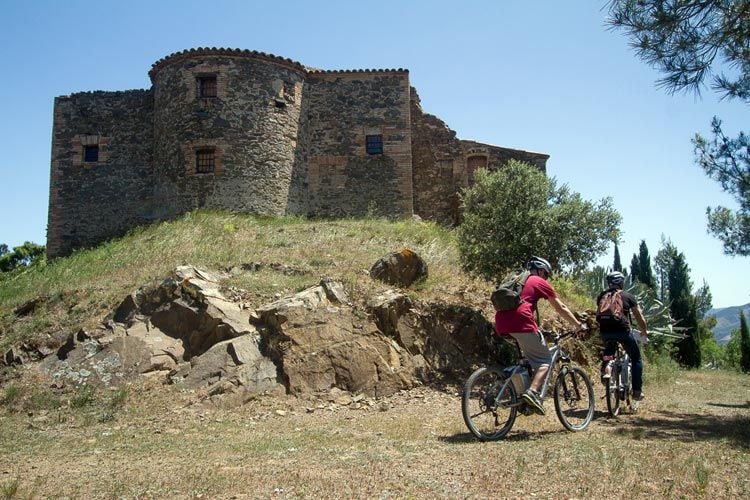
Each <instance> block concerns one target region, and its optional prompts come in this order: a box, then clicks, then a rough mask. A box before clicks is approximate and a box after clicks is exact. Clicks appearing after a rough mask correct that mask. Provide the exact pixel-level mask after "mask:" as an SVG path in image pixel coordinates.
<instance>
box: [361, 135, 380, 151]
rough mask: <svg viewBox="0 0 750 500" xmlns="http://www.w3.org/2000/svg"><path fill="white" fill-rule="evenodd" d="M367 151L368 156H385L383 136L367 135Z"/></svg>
mask: <svg viewBox="0 0 750 500" xmlns="http://www.w3.org/2000/svg"><path fill="white" fill-rule="evenodd" d="M365 143H366V150H367V154H368V155H382V154H383V136H382V135H366V136H365Z"/></svg>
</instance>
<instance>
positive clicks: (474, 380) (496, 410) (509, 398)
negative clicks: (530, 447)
mask: <svg viewBox="0 0 750 500" xmlns="http://www.w3.org/2000/svg"><path fill="white" fill-rule="evenodd" d="M505 381H506V379H505V377H503V374H502V372H501V371H500V370H499V369H497V368H487V367H483V368H479V369H478V370H476V371H475V372H474V373H472V374H471V376H470V377H469V379H468V380H467V381H466V383H465V384H464V390H463V395H462V397H461V412H462V413H463V416H464V422H465V423H466V427H468V428H469V430H470V431H471V433H472V434H474V436H476V437H477V438H478V439H480V440H482V441H495V440H497V439H500V438H502V437H503V436H505V435H506V434H508V432H510V429H511V427H513V422H515V421H516V413H517V401H518V399H517V397H516V390H515V388H514V387H513V384H512V383H511V384H507V385H506V386H505V390H503V392H502V394H500V391H501V390H502V389H503V384H505Z"/></svg>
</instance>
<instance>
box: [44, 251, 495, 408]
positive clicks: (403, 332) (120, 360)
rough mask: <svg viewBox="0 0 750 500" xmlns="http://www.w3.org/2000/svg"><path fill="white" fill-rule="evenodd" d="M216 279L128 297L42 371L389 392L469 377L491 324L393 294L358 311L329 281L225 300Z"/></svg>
mask: <svg viewBox="0 0 750 500" xmlns="http://www.w3.org/2000/svg"><path fill="white" fill-rule="evenodd" d="M424 268H425V272H426V266H425V267H424ZM219 283H220V278H219V277H218V276H214V275H212V274H210V273H208V272H205V271H202V270H199V269H195V268H193V267H191V266H184V267H180V268H178V269H176V270H175V271H174V272H173V273H172V275H171V276H169V277H168V278H167V279H165V280H164V281H163V282H162V283H161V284H160V285H158V286H155V287H149V288H144V289H141V290H139V291H137V292H135V293H133V294H131V295H129V296H127V297H126V298H125V299H124V300H123V301H122V303H121V304H120V305H119V306H118V307H117V308H116V310H115V311H114V312H113V313H112V314H111V317H110V318H108V319H107V320H106V321H105V323H104V325H103V327H102V328H100V329H98V330H96V331H94V332H83V331H81V332H77V333H76V334H73V335H70V336H69V338H68V341H67V342H66V343H65V345H63V346H62V347H61V348H60V349H58V351H57V352H56V353H55V354H54V355H50V356H48V357H47V358H46V359H45V360H44V361H43V362H42V366H43V368H44V369H45V370H46V371H47V372H48V373H50V374H51V375H52V376H53V377H54V378H56V379H58V380H59V381H60V383H63V384H82V383H102V384H117V383H121V382H123V381H127V380H132V379H133V378H134V377H138V376H143V375H150V376H157V377H160V378H162V379H163V380H164V381H165V383H173V384H179V386H180V387H183V388H185V389H188V390H201V391H206V393H207V394H208V395H215V394H222V393H230V392H239V391H242V392H243V393H249V394H260V393H265V392H268V391H284V392H287V393H290V394H296V395H300V394H306V393H320V392H330V391H332V390H334V391H344V392H345V393H347V394H362V395H367V396H384V395H390V394H393V393H395V392H398V391H400V390H403V389H409V388H411V387H414V386H415V385H418V384H422V383H425V382H429V381H431V380H434V379H435V378H439V377H443V376H459V377H461V376H465V375H466V374H467V372H468V370H469V369H470V368H471V366H472V364H473V363H475V362H476V360H477V359H478V357H481V356H485V355H486V354H487V348H488V346H489V342H488V339H489V334H490V332H491V328H492V327H491V324H490V323H489V322H487V320H486V319H485V318H484V317H483V315H482V313H481V312H479V311H475V310H472V309H469V308H466V307H459V306H454V305H448V304H425V303H419V302H416V301H414V300H412V299H410V298H409V297H408V296H406V295H404V294H402V293H400V292H398V291H395V290H387V291H386V292H385V293H383V294H381V295H379V296H377V297H374V298H372V299H371V300H370V301H369V303H368V305H367V306H366V307H364V308H363V307H361V306H360V307H358V306H355V305H354V301H352V300H351V299H350V297H349V296H348V294H347V292H346V290H345V289H344V286H343V285H342V284H341V283H340V282H337V281H333V280H329V279H324V280H323V281H321V282H320V283H319V284H318V285H315V286H312V287H310V288H307V289H305V290H303V291H301V292H299V293H296V294H293V295H290V296H287V297H283V298H280V299H279V300H277V301H275V302H273V303H270V304H267V305H265V306H263V307H260V308H258V309H256V310H253V311H251V310H248V309H246V308H244V306H243V305H242V304H238V303H236V302H233V301H231V300H228V299H227V298H226V297H225V296H224V295H223V294H222V292H221V287H220V284H219Z"/></svg>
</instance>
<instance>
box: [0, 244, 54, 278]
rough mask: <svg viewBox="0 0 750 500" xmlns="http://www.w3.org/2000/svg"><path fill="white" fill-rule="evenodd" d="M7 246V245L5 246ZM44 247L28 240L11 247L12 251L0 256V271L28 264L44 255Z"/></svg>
mask: <svg viewBox="0 0 750 500" xmlns="http://www.w3.org/2000/svg"><path fill="white" fill-rule="evenodd" d="M6 248H7V247H6ZM44 252H45V247H44V246H43V245H37V244H36V243H31V242H30V241H27V242H25V243H24V244H23V245H21V246H17V247H13V251H12V252H7V253H5V254H3V255H2V256H0V272H8V271H12V270H13V269H16V268H18V267H25V266H29V265H31V264H32V263H34V262H36V261H37V260H39V259H41V258H42V257H43V256H44Z"/></svg>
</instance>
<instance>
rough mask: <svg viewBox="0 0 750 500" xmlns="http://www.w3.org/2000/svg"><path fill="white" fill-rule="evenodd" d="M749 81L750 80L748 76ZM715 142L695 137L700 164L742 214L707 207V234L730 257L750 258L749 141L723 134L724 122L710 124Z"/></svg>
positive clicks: (715, 120)
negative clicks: (730, 197) (722, 124)
mask: <svg viewBox="0 0 750 500" xmlns="http://www.w3.org/2000/svg"><path fill="white" fill-rule="evenodd" d="M749 78H750V76H749ZM711 129H712V133H713V138H712V139H710V140H706V139H704V138H703V137H701V136H700V135H698V134H696V136H695V138H694V139H693V145H694V146H695V156H696V161H697V162H698V164H699V165H700V166H701V168H703V171H704V172H705V173H706V175H708V176H709V177H710V178H711V179H713V180H715V181H716V182H718V183H719V184H720V185H721V189H722V190H723V191H724V192H726V193H729V194H730V195H732V197H733V198H734V199H735V201H737V203H738V204H739V207H740V208H739V210H737V211H732V210H731V209H729V208H726V207H721V206H719V207H715V208H711V207H708V208H707V209H706V217H707V219H708V232H709V233H711V234H713V235H714V236H715V237H716V238H718V239H719V240H721V241H722V242H723V243H724V253H725V254H728V255H742V256H747V255H750V140H749V138H748V136H746V135H745V134H744V133H742V132H740V135H739V136H738V137H737V138H736V139H730V138H728V137H726V136H725V135H724V132H723V131H722V130H721V120H719V119H718V118H716V117H714V119H713V121H712V122H711Z"/></svg>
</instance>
